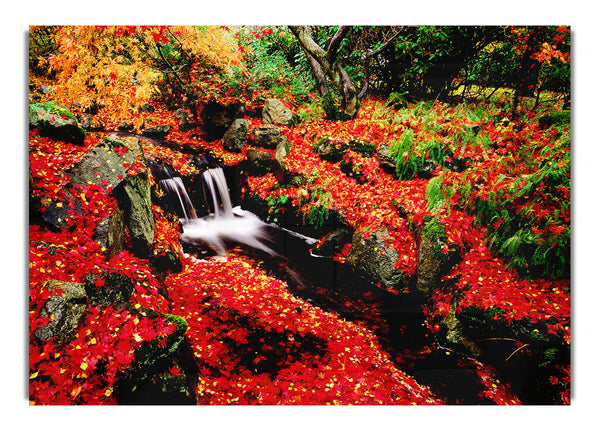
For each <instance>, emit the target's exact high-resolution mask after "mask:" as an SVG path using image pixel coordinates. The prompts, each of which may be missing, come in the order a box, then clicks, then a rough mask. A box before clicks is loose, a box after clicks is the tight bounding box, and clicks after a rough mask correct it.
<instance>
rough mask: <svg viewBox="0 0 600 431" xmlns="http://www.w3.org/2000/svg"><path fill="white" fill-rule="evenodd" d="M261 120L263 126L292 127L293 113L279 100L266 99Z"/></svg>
mask: <svg viewBox="0 0 600 431" xmlns="http://www.w3.org/2000/svg"><path fill="white" fill-rule="evenodd" d="M262 120H263V123H265V124H275V125H281V126H293V125H294V113H293V112H292V111H291V110H289V109H288V108H287V107H286V106H285V105H284V104H283V102H282V101H281V100H277V99H267V100H266V101H265V104H264V106H263V109H262Z"/></svg>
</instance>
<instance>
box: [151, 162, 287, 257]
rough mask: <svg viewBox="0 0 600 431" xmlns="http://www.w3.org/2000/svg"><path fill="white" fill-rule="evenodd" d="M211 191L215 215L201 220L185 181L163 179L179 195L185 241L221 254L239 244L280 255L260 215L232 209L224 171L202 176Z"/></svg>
mask: <svg viewBox="0 0 600 431" xmlns="http://www.w3.org/2000/svg"><path fill="white" fill-rule="evenodd" d="M202 178H203V180H204V184H205V186H206V189H207V192H208V193H207V200H210V201H211V203H212V208H213V212H212V213H210V214H209V215H207V216H205V217H197V216H196V210H195V209H194V207H193V205H192V203H191V200H190V198H189V196H188V194H187V192H186V190H185V188H184V187H183V182H182V180H181V178H178V177H177V178H172V179H168V180H161V181H160V185H161V186H162V187H163V188H164V189H165V190H166V191H167V192H168V193H171V194H177V196H178V198H179V202H180V204H181V208H182V209H183V213H184V216H185V217H184V218H182V219H181V223H182V225H183V233H182V234H181V236H180V239H181V241H182V242H185V243H188V244H204V245H207V246H209V247H210V248H212V249H213V250H214V251H215V252H217V253H218V254H220V255H224V254H226V253H227V243H232V242H233V243H238V244H243V245H247V246H249V247H252V248H255V249H258V250H262V251H264V252H266V253H268V254H270V255H271V256H274V255H276V253H275V251H273V250H272V249H271V248H270V247H269V246H268V245H266V241H268V240H269V237H268V235H267V232H266V230H265V227H266V226H267V225H266V224H265V223H263V222H262V221H261V220H260V219H259V218H258V217H257V216H256V215H254V214H252V213H251V212H249V211H245V210H243V209H241V208H240V207H235V208H232V205H231V199H230V197H229V190H228V188H227V180H226V179H225V174H224V173H223V170H222V169H221V168H214V169H208V170H206V171H205V172H204V173H203V174H202Z"/></svg>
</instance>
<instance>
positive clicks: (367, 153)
mask: <svg viewBox="0 0 600 431" xmlns="http://www.w3.org/2000/svg"><path fill="white" fill-rule="evenodd" d="M348 146H349V147H350V148H352V150H354V151H356V152H357V153H360V154H362V155H363V156H364V157H372V156H373V154H375V150H376V145H375V144H373V143H371V142H363V141H358V140H356V139H351V140H350V141H349V142H348Z"/></svg>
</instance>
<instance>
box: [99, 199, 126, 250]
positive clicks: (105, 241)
mask: <svg viewBox="0 0 600 431" xmlns="http://www.w3.org/2000/svg"><path fill="white" fill-rule="evenodd" d="M95 240H96V242H98V244H100V247H102V248H104V249H106V256H107V257H108V258H109V259H110V258H111V257H112V256H114V255H116V254H119V253H120V252H121V251H123V250H124V248H125V220H124V218H123V213H122V212H121V210H119V209H117V210H116V211H115V212H114V213H113V214H112V215H111V216H110V217H106V218H105V219H103V220H102V221H101V222H100V223H99V224H98V226H96V236H95Z"/></svg>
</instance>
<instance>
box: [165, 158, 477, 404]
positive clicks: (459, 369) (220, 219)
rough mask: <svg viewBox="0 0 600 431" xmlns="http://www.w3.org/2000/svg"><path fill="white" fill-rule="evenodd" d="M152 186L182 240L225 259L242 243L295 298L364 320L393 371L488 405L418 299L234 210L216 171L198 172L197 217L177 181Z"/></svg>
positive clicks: (452, 398) (455, 399)
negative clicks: (176, 209)
mask: <svg viewBox="0 0 600 431" xmlns="http://www.w3.org/2000/svg"><path fill="white" fill-rule="evenodd" d="M159 185H160V186H161V187H162V188H163V189H164V190H165V191H166V192H167V193H168V194H169V195H170V196H171V199H172V200H173V201H174V202H179V203H180V205H181V210H182V212H183V215H184V217H183V218H181V223H182V225H183V233H182V234H181V237H180V239H181V241H182V243H184V244H191V245H194V246H199V247H209V248H211V249H212V250H213V251H214V252H215V253H217V254H219V255H225V254H226V253H227V250H228V248H229V247H231V246H234V245H239V244H241V245H244V246H246V248H247V252H248V253H249V254H251V255H258V257H259V258H260V260H261V261H263V262H264V265H265V267H266V268H267V269H268V270H270V271H271V272H273V273H274V274H275V275H276V276H277V277H279V278H281V279H283V280H285V281H286V283H287V284H288V288H289V289H290V291H291V292H292V293H294V294H295V295H297V296H299V297H301V298H303V299H305V300H307V301H309V302H312V303H315V304H316V305H318V306H319V307H321V308H323V309H326V310H328V311H332V312H334V313H336V314H338V315H339V316H340V317H341V318H344V319H347V320H350V321H361V322H364V323H367V324H368V325H369V326H370V327H371V328H372V330H373V331H374V332H375V333H377V334H378V335H379V336H380V339H381V341H382V343H383V344H384V345H386V346H387V347H388V349H389V350H390V353H391V357H392V359H395V360H397V362H398V366H399V368H401V369H404V370H405V371H407V372H408V373H409V374H411V375H413V376H414V377H415V378H416V379H417V381H419V383H422V384H425V385H428V386H430V387H431V388H432V390H433V391H434V393H436V394H437V395H438V396H441V397H442V398H444V399H446V400H447V401H448V402H449V403H451V404H452V403H456V404H482V403H487V401H488V400H486V399H482V398H481V397H479V396H478V393H479V392H480V391H481V390H482V387H481V386H480V384H479V383H478V381H477V378H476V376H475V373H474V371H473V370H471V369H469V367H468V366H467V367H465V366H464V364H461V362H464V361H463V358H462V357H461V356H460V355H455V354H454V353H453V352H449V351H447V350H443V349H438V348H437V347H436V345H435V343H434V341H433V340H431V339H430V338H428V337H429V335H428V333H427V331H426V330H425V328H424V325H423V320H424V316H423V313H422V309H421V305H422V304H423V303H424V300H425V299H424V298H422V297H421V296H420V295H414V294H400V295H393V294H390V293H388V292H386V291H384V290H382V289H379V288H377V287H376V286H375V285H373V284H372V283H370V282H369V281H367V280H364V279H362V278H360V277H359V276H357V274H355V273H354V272H353V271H352V270H351V269H349V268H348V267H347V266H346V265H343V264H340V263H339V262H336V261H334V260H333V259H331V258H322V257H317V256H314V255H312V254H311V253H310V248H311V247H312V246H313V245H314V244H315V243H316V242H318V240H316V239H314V238H311V237H307V236H304V235H301V234H299V233H297V232H294V231H291V230H288V229H285V228H282V227H279V226H277V225H275V224H267V223H264V222H263V221H262V220H260V218H259V217H257V216H256V215H255V214H253V213H252V212H250V211H246V210H243V209H242V208H241V207H239V206H236V207H233V206H232V203H231V198H230V195H229V189H228V186H227V181H226V178H225V175H224V172H223V170H222V169H221V168H220V167H217V168H210V169H207V170H206V171H204V172H203V174H202V187H203V189H204V190H203V193H204V197H205V200H206V207H207V208H209V214H208V215H206V216H203V217H197V211H196V210H195V209H194V207H193V205H192V202H191V199H190V198H189V196H188V194H187V191H186V189H185V187H184V183H183V181H182V179H181V178H179V177H172V178H168V179H164V180H160V181H159ZM407 358H408V359H407Z"/></svg>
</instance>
